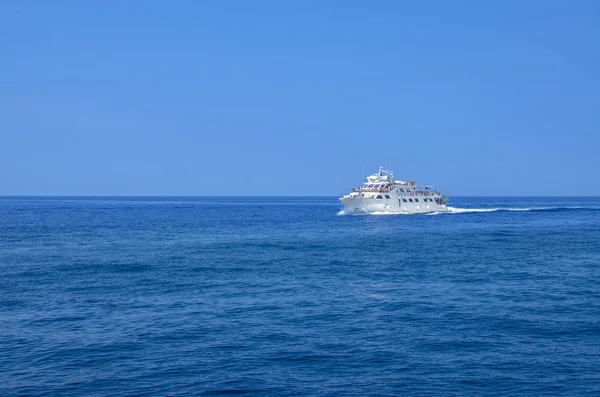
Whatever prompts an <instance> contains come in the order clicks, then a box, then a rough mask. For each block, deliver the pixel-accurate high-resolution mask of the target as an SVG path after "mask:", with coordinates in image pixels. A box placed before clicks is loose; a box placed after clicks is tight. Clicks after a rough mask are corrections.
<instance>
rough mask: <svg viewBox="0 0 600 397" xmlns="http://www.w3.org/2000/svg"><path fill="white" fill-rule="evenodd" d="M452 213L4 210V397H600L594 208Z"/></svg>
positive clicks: (247, 207)
mask: <svg viewBox="0 0 600 397" xmlns="http://www.w3.org/2000/svg"><path fill="white" fill-rule="evenodd" d="M449 204H450V206H451V207H452V212H451V213H448V214H437V215H386V214H379V215H363V216H349V215H342V213H341V212H340V210H341V207H340V205H339V204H338V201H337V199H336V198H335V197H298V198H277V197H262V198H250V197H240V198H224V197H203V198H192V197H184V198H182V197H178V198H160V197H144V198H124V197H121V198H96V197H86V198H60V197H54V198H53V197H36V198H26V197H23V198H19V197H3V198H0V395H2V396H17V395H19V396H20V395H23V396H25V395H27V396H29V395H31V396H38V395H40V396H41V395H44V396H120V395H135V396H190V395H200V396H220V395H223V396H226V395H248V396H399V395H401V396H452V395H456V396H459V395H460V396H465V395H470V396H497V395H504V396H508V395H510V396H592V395H594V396H597V395H600V198H546V197H544V198H506V197H503V198H481V197H477V198H461V197H458V198H452V199H451V201H450V203H449Z"/></svg>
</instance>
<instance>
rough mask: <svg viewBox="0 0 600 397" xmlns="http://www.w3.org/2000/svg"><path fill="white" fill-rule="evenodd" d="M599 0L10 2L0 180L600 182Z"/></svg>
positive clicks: (208, 190)
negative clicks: (383, 169) (369, 175)
mask: <svg viewBox="0 0 600 397" xmlns="http://www.w3.org/2000/svg"><path fill="white" fill-rule="evenodd" d="M599 18H600V2H597V1H584V0H578V1H572V2H569V1H566V0H565V1H541V0H539V1H536V0H529V1H456V2H450V1H427V2H421V1H412V2H408V1H406V2H405V1H377V2H365V1H341V0H339V1H259V0H257V1H183V0H182V1H177V2H166V1H151V0H145V1H124V2H117V1H59V0H56V1H17V0H5V1H2V2H0V54H1V58H0V59H1V62H0V194H4V195H13V194H14V195H17V194H24V195H29V194H48V195H55V194H56V195H62V194H65V195H79V194H81V195H337V194H339V193H341V192H344V191H347V190H348V189H349V188H350V187H352V186H356V185H358V184H359V183H360V181H361V178H362V169H363V166H364V168H365V169H366V171H375V170H376V169H377V167H378V166H379V164H383V165H385V166H392V167H393V168H394V170H395V172H396V174H397V175H398V176H399V177H400V178H402V179H411V180H417V181H418V182H422V183H430V184H435V185H437V186H438V188H440V189H441V190H442V191H443V192H446V193H448V194H451V195H600V179H599V178H598V172H599V171H598V170H599V169H600V157H599V156H598V150H599V149H600V24H598V20H599Z"/></svg>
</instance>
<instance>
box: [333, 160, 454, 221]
mask: <svg viewBox="0 0 600 397" xmlns="http://www.w3.org/2000/svg"><path fill="white" fill-rule="evenodd" d="M339 200H340V202H341V203H342V205H343V206H344V213H350V214H351V213H374V212H386V213H400V214H427V213H435V212H448V207H447V206H446V202H447V201H448V200H449V197H443V198H442V195H441V193H440V192H439V191H438V190H436V188H435V187H434V186H430V185H417V183H416V182H415V181H401V180H396V179H395V178H394V172H393V171H391V170H384V169H383V167H382V166H380V167H379V171H378V172H376V173H375V174H373V175H370V176H368V177H367V178H366V180H365V182H364V183H363V185H362V186H358V187H356V188H353V189H352V191H351V192H350V193H348V194H345V195H343V196H342V197H340V199H339Z"/></svg>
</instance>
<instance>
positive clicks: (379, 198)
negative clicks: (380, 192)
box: [375, 196, 383, 200]
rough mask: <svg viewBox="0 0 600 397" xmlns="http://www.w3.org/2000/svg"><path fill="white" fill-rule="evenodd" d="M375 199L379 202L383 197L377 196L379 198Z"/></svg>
mask: <svg viewBox="0 0 600 397" xmlns="http://www.w3.org/2000/svg"><path fill="white" fill-rule="evenodd" d="M375 198H376V199H377V200H381V199H382V198H383V197H381V196H377V197H375Z"/></svg>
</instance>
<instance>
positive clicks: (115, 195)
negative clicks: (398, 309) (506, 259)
mask: <svg viewBox="0 0 600 397" xmlns="http://www.w3.org/2000/svg"><path fill="white" fill-rule="evenodd" d="M449 196H450V197H451V198H452V197H482V198H483V197H504V198H533V197H540V198H573V197H589V198H600V195H593V194H592V195H568V196H555V195H515V196H513V195H454V196H452V195H449ZM43 197H47V198H48V197H52V198H121V197H130V198H145V197H156V198H175V197H187V198H204V197H206V198H210V197H226V198H237V197H255V198H260V197H270V198H272V197H279V198H293V197H323V198H331V197H335V198H338V197H340V196H338V195H185V194H184V195H162V194H158V195H153V194H140V195H138V194H135V195H132V194H125V195H119V194H0V198H43Z"/></svg>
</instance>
